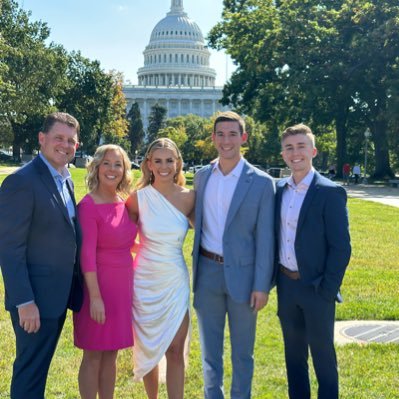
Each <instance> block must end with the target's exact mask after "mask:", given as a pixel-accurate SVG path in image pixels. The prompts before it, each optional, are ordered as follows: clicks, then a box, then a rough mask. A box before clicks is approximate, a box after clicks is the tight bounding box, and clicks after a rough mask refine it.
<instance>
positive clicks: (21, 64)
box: [0, 0, 67, 159]
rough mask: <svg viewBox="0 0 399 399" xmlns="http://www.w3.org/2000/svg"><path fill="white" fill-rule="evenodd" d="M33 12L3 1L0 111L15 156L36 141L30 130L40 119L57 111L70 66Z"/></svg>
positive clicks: (34, 134)
mask: <svg viewBox="0 0 399 399" xmlns="http://www.w3.org/2000/svg"><path fill="white" fill-rule="evenodd" d="M29 17H30V13H29V12H26V11H24V10H22V9H20V8H19V6H18V4H17V2H16V1H14V0H3V1H2V4H1V14H0V37H1V44H0V46H1V49H2V56H1V64H0V71H1V72H0V73H1V79H0V81H1V83H0V84H1V87H2V89H3V90H2V91H1V105H0V114H1V117H2V118H3V120H4V122H3V123H6V124H8V125H9V126H11V129H12V133H13V152H14V157H15V158H16V159H19V157H20V148H21V147H23V146H25V147H27V148H26V149H27V150H29V149H30V148H32V146H33V144H32V143H35V146H36V143H37V133H38V132H37V130H35V131H33V130H30V129H31V128H32V127H33V126H35V123H34V122H33V121H35V120H38V119H40V118H42V117H43V115H45V114H47V113H48V112H51V111H52V110H54V108H53V105H52V104H53V103H54V99H55V98H56V97H57V96H58V95H59V93H60V90H61V89H62V84H63V80H64V75H65V69H66V65H67V58H66V53H65V50H64V49H63V48H62V47H61V46H58V45H55V44H53V43H51V44H50V45H47V44H46V40H47V39H48V37H49V29H48V27H47V25H46V24H45V23H43V22H41V21H39V22H31V21H30V19H29Z"/></svg>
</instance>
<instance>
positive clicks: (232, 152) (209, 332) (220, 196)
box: [193, 112, 275, 399]
mask: <svg viewBox="0 0 399 399" xmlns="http://www.w3.org/2000/svg"><path fill="white" fill-rule="evenodd" d="M212 140H213V143H214V145H215V147H216V149H217V151H218V154H219V157H218V159H217V160H216V162H215V163H212V164H210V165H208V166H206V167H204V168H202V169H201V170H200V171H198V172H197V174H196V175H195V179H194V187H195V191H196V205H195V238H194V248H193V289H194V308H195V309H196V312H197V316H198V325H199V332H200V341H201V349H202V364H203V372H204V392H205V398H207V399H223V398H224V393H223V341H224V327H225V320H226V315H227V317H228V323H229V329H230V341H231V353H232V355H231V357H232V359H231V360H232V368H233V379H232V384H231V398H232V399H247V398H250V397H251V383H252V376H253V370H254V360H253V351H254V342H255V329H256V315H257V312H258V311H259V310H261V309H262V308H263V307H264V306H265V305H266V304H267V301H268V294H269V291H270V289H271V287H272V280H273V256H274V253H273V248H274V233H273V223H274V216H273V215H274V192H275V188H274V183H273V180H272V179H271V177H270V176H269V175H268V174H266V173H264V172H262V171H260V170H259V169H257V168H255V167H253V166H252V165H251V164H250V163H248V162H247V161H246V160H245V159H244V158H243V157H242V156H241V151H240V149H241V145H242V144H244V143H245V142H246V140H247V133H246V131H245V123H244V120H243V119H242V118H241V117H240V116H239V115H237V114H236V113H234V112H224V113H221V114H220V115H219V116H218V117H217V118H216V120H215V122H214V128H213V133H212Z"/></svg>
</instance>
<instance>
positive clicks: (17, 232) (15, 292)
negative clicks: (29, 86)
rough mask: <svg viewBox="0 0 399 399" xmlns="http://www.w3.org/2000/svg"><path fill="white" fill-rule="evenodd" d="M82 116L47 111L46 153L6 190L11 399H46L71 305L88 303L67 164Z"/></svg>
mask: <svg viewBox="0 0 399 399" xmlns="http://www.w3.org/2000/svg"><path fill="white" fill-rule="evenodd" d="M78 132H79V123H78V121H77V120H76V119H75V118H74V117H72V116H71V115H69V114H66V113H62V112H56V113H53V114H50V115H49V116H47V118H46V120H45V122H44V125H43V128H42V131H41V132H40V133H39V143H40V154H39V155H38V156H37V157H36V158H35V159H34V160H33V161H32V162H30V163H28V164H27V165H25V166H24V167H22V168H20V169H19V170H18V171H17V172H15V173H14V174H12V175H10V176H8V177H7V178H6V179H5V180H4V182H3V184H2V186H1V189H0V265H1V271H2V273H3V277H4V287H5V306H6V309H7V310H8V311H9V312H10V316H11V321H12V326H13V329H14V333H15V338H16V358H15V361H14V367H13V376H12V381H11V392H10V396H11V399H43V398H44V391H45V385H46V379H47V373H48V369H49V366H50V362H51V359H52V357H53V354H54V351H55V348H56V345H57V342H58V338H59V336H60V334H61V330H62V327H63V325H64V321H65V316H66V311H67V307H69V308H70V309H72V310H75V311H78V310H79V309H80V306H81V302H82V285H81V282H82V280H81V274H80V269H79V265H78V262H77V259H78V249H79V245H80V230H79V225H78V223H77V222H76V204H75V199H74V195H73V184H72V180H71V179H70V174H69V171H68V170H67V168H66V164H67V163H68V162H70V161H71V160H72V159H73V158H74V156H75V151H76V148H77V146H78Z"/></svg>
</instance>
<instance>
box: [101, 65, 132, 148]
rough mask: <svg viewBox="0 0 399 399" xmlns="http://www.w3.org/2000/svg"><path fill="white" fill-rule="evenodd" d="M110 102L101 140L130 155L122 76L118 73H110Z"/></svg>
mask: <svg viewBox="0 0 399 399" xmlns="http://www.w3.org/2000/svg"><path fill="white" fill-rule="evenodd" d="M109 75H110V76H111V78H112V87H111V92H112V100H111V103H110V107H109V108H108V118H107V120H106V121H105V124H104V127H103V135H102V139H103V142H104V143H113V144H118V145H120V146H121V147H123V148H124V149H125V151H127V153H130V141H129V140H128V131H129V123H128V121H127V119H126V97H125V95H124V94H123V91H122V85H123V76H122V74H121V73H119V72H115V71H111V72H109Z"/></svg>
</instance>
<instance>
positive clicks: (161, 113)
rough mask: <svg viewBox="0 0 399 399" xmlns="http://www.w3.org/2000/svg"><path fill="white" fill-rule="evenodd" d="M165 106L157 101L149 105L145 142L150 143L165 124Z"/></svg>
mask: <svg viewBox="0 0 399 399" xmlns="http://www.w3.org/2000/svg"><path fill="white" fill-rule="evenodd" d="M166 111H167V110H166V108H165V107H162V106H161V105H159V104H158V103H157V104H155V105H154V106H152V107H151V112H150V116H149V117H148V122H149V123H148V128H147V140H146V141H147V143H152V142H153V141H154V140H155V139H156V138H157V136H158V132H159V130H161V129H163V128H164V127H165V126H166Z"/></svg>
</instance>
